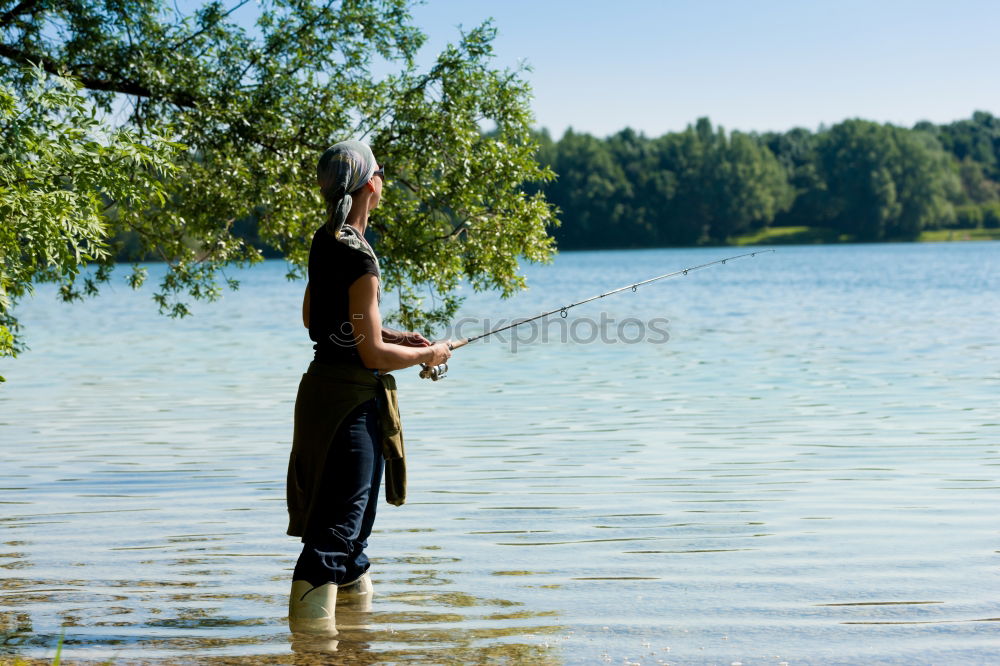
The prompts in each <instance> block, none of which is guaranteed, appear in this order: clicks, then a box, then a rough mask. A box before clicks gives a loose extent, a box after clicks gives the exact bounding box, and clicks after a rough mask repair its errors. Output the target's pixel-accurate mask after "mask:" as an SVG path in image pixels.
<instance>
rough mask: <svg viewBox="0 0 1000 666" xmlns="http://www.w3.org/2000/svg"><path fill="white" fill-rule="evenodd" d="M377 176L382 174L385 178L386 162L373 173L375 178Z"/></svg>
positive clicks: (383, 178)
mask: <svg viewBox="0 0 1000 666" xmlns="http://www.w3.org/2000/svg"><path fill="white" fill-rule="evenodd" d="M375 176H381V177H382V180H385V165H384V164H383V165H382V166H380V167H379V168H378V169H376V170H375V173H373V174H372V177H373V178H374V177H375Z"/></svg>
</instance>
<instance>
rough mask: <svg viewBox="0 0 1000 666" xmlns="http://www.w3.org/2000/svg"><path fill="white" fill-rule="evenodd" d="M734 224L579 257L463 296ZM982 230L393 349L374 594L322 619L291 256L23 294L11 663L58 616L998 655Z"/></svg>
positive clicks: (14, 428) (380, 647) (375, 639)
mask: <svg viewBox="0 0 1000 666" xmlns="http://www.w3.org/2000/svg"><path fill="white" fill-rule="evenodd" d="M724 253H725V251H724V250H718V251H717V250H657V251H635V252H608V253H573V254H566V255H563V256H561V257H559V259H558V260H557V262H556V264H555V265H554V266H551V267H531V268H530V274H529V280H530V281H531V283H532V284H533V285H536V288H535V289H533V290H531V291H529V292H528V293H525V294H522V295H519V296H517V297H516V298H514V299H512V300H510V301H505V302H497V301H496V299H494V298H493V297H491V296H489V295H472V296H471V297H470V299H469V301H468V302H467V303H466V305H465V311H466V312H467V313H468V314H470V315H482V316H489V317H492V318H493V319H494V320H496V319H499V318H501V317H507V318H510V317H514V316H520V315H526V314H531V313H533V312H537V311H539V310H542V309H544V308H549V307H554V306H556V305H559V304H561V303H564V302H569V301H573V300H576V299H578V298H581V297H585V296H588V295H591V294H593V293H598V292H600V291H602V290H604V289H606V288H607V287H609V286H614V285H617V284H624V283H626V282H628V281H630V280H632V279H634V278H637V277H642V276H644V275H647V274H648V275H655V274H660V273H663V272H665V271H666V270H669V269H673V268H678V267H683V266H688V265H694V264H697V263H702V262H703V261H704V260H706V259H714V258H718V256H725V254H724ZM998 256H1000V245H998V244H996V243H979V244H969V245H959V244H956V245H941V246H935V245H885V246H837V247H815V248H812V247H804V248H787V249H781V250H780V251H779V252H778V253H776V254H775V255H771V256H768V257H766V258H759V259H754V260H752V261H749V262H744V263H742V264H738V263H734V264H733V265H732V266H728V265H727V266H726V267H724V268H720V269H719V270H714V269H713V271H714V272H709V271H705V272H702V273H700V274H698V275H697V276H696V277H695V276H691V277H688V278H684V280H679V281H675V282H674V283H669V284H663V285H659V286H656V287H650V288H645V289H640V290H639V291H638V292H637V293H635V294H631V293H629V294H625V295H622V296H621V297H618V298H617V300H615V299H608V300H607V301H602V302H601V303H600V305H601V307H603V308H605V312H606V314H607V315H608V316H610V317H613V318H615V319H616V320H618V321H621V320H622V319H624V318H626V317H630V316H640V317H647V316H648V317H654V316H655V317H664V318H667V319H669V320H670V322H671V323H670V336H671V337H670V341H669V342H668V343H667V344H662V345H623V344H582V343H579V342H577V343H565V344H561V343H552V342H550V343H548V344H533V345H522V346H519V347H518V349H517V353H511V350H510V345H509V340H508V344H506V345H505V344H502V343H496V342H482V343H476V344H477V345H478V346H477V347H473V346H470V347H469V348H467V349H463V350H460V351H458V352H456V355H455V358H454V363H453V364H452V366H453V367H452V370H451V372H450V374H449V376H448V378H447V379H445V380H444V381H442V382H436V383H430V382H423V381H421V380H419V379H417V378H416V376H415V374H414V373H412V372H407V371H403V372H400V373H396V374H397V379H398V381H399V384H400V393H401V398H402V402H401V408H402V410H403V417H404V421H405V424H406V432H407V451H408V463H409V476H410V489H409V498H410V499H409V501H408V503H407V504H406V505H405V506H403V507H400V508H395V507H390V506H387V505H383V506H381V507H380V509H379V511H380V516H379V519H378V521H377V523H376V533H375V534H374V535H373V537H372V540H371V555H372V559H373V562H374V565H373V566H374V568H373V573H374V581H375V585H376V599H375V605H374V607H373V610H372V611H371V612H360V611H357V610H352V609H351V608H349V607H348V606H344V607H338V624H339V625H340V631H341V633H340V635H338V636H337V637H336V641H335V644H333V642H324V641H322V640H318V639H312V640H310V639H303V638H302V637H296V638H294V639H293V637H292V635H291V634H289V632H288V631H287V627H286V624H285V613H286V608H287V597H286V595H287V591H288V586H289V582H290V581H289V577H290V574H291V569H292V566H293V564H294V560H295V557H296V555H297V552H298V547H299V545H298V544H297V543H296V542H295V540H293V539H291V538H288V537H285V536H284V535H283V531H284V527H285V509H284V487H283V483H284V471H285V464H286V461H287V453H288V446H289V441H290V435H291V413H292V412H291V408H292V401H293V399H294V394H295V386H296V384H297V382H298V378H299V376H300V375H301V373H302V372H303V370H304V368H305V366H306V365H307V364H308V360H309V355H310V346H309V344H308V342H307V341H306V338H305V335H304V331H303V330H302V329H300V328H297V325H296V320H297V317H298V312H297V310H298V303H300V300H299V299H300V297H301V288H302V285H301V284H288V283H286V282H285V281H284V279H283V273H284V270H283V269H284V266H283V264H281V263H280V262H269V263H268V264H267V265H265V266H263V267H261V268H259V269H254V270H252V271H251V272H249V273H247V274H246V275H245V279H244V287H243V289H242V290H241V291H240V292H238V293H236V294H227V296H226V298H225V299H224V300H223V301H222V302H221V303H219V304H216V305H214V306H207V307H204V308H200V309H199V313H198V316H197V317H196V318H194V319H192V320H187V321H182V322H174V321H170V320H166V319H164V318H160V317H159V316H158V315H156V314H155V312H154V308H153V307H151V305H150V304H149V303H148V302H147V301H146V295H145V294H133V293H131V292H129V291H128V290H126V289H124V288H121V289H118V290H116V291H115V292H114V293H109V294H107V295H106V296H104V297H102V298H101V299H99V300H97V301H95V302H92V303H89V304H87V305H85V306H72V307H68V306H63V305H61V304H59V303H57V302H55V298H54V297H53V296H52V295H51V294H50V293H48V292H46V291H45V290H44V289H43V290H40V296H39V297H38V298H36V299H35V300H34V301H32V302H29V303H26V304H25V307H24V308H23V312H22V316H23V319H24V322H25V324H26V325H27V327H28V328H27V333H28V335H29V336H30V342H31V343H32V350H31V351H30V352H27V353H26V354H25V355H23V356H22V358H20V359H18V360H17V361H13V362H4V363H3V364H2V365H3V367H2V368H0V374H4V375H6V376H7V377H8V378H9V380H10V381H9V383H8V384H7V385H6V386H5V387H4V388H2V389H0V447H2V448H0V452H2V460H3V464H2V466H0V544H2V545H0V659H2V658H3V657H4V656H12V655H21V656H28V657H32V658H40V659H44V658H51V656H52V655H53V654H54V652H55V645H56V643H57V642H58V640H59V637H60V635H63V634H64V635H65V649H64V656H69V658H70V659H72V660H73V661H88V660H93V661H102V660H106V659H112V660H115V661H116V662H122V663H134V662H143V661H157V660H165V661H173V662H190V661H204V662H210V663H211V662H214V663H233V664H235V663H247V662H250V663H253V662H254V661H257V662H260V663H289V664H311V663H331V662H332V663H385V662H390V663H394V662H402V661H428V662H433V663H456V664H458V663H470V662H472V663H480V662H487V663H489V662H501V663H503V662H507V663H543V664H545V663H605V662H612V663H623V660H628V661H631V662H633V663H635V662H639V663H644V664H646V663H651V664H652V663H660V662H671V663H673V662H678V663H732V662H735V661H740V662H743V663H774V664H778V663H781V662H783V661H785V662H788V663H790V664H792V663H796V664H798V663H823V664H825V663H859V662H879V663H886V662H897V663H903V662H917V663H989V662H996V661H1000V640H998V634H997V627H998V625H997V620H998V618H1000V603H998V599H1000V579H998V577H997V575H996V571H997V562H998V561H997V557H998V554H1000V552H998V551H1000V543H998V533H997V522H996V507H997V500H998V499H1000V480H998V476H997V470H998V467H1000V419H998V417H997V411H996V396H997V395H998V391H997V389H998V383H1000V340H998V338H997V335H996V323H997V320H996V315H995V313H996V312H998V311H1000V277H998V271H997V263H998V262H997V257H998ZM154 270H156V267H154ZM540 287H544V289H542V288H540ZM598 312H599V310H595V311H594V313H593V314H594V316H597V314H598ZM586 314H587V313H582V315H580V316H585V315H586ZM569 321H570V322H573V321H576V320H574V319H572V318H571V319H570V320H569ZM333 649H336V652H331V650H333ZM727 660H728V661H727Z"/></svg>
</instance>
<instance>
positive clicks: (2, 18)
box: [0, 0, 38, 28]
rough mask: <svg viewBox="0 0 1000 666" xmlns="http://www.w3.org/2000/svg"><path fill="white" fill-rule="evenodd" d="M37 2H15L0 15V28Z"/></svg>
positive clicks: (35, 0) (36, 0)
mask: <svg viewBox="0 0 1000 666" xmlns="http://www.w3.org/2000/svg"><path fill="white" fill-rule="evenodd" d="M37 4H38V0H21V2H19V3H17V4H16V5H15V6H14V7H13V8H11V9H10V10H8V11H6V12H4V13H3V14H2V15H0V28H3V27H4V26H6V25H7V24H8V23H10V22H11V20H13V19H15V18H17V17H18V16H20V15H21V14H23V13H25V11H26V10H28V9H31V8H32V7H34V6H35V5H37Z"/></svg>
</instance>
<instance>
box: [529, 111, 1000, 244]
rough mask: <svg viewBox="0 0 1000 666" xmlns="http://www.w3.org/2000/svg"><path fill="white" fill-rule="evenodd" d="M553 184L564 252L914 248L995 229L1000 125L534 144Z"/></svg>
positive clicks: (692, 132)
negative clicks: (826, 244)
mask: <svg viewBox="0 0 1000 666" xmlns="http://www.w3.org/2000/svg"><path fill="white" fill-rule="evenodd" d="M540 141H541V148H540V151H539V158H540V160H541V161H542V162H543V163H545V164H547V165H549V166H550V167H552V169H553V170H554V171H555V172H556V173H557V174H558V176H559V177H558V179H556V180H555V181H553V182H551V183H547V184H546V185H544V186H543V187H542V188H541V189H542V191H543V192H544V193H545V195H546V197H547V198H548V200H549V201H551V202H552V203H554V204H555V205H557V206H558V207H559V208H560V209H561V214H560V218H561V219H562V226H561V227H559V228H558V229H556V230H555V231H554V235H555V237H556V239H557V240H558V243H559V247H560V248H564V249H573V248H603V247H650V246H664V245H697V244H705V243H710V244H716V243H726V242H727V241H728V240H730V239H732V238H733V237H735V236H738V235H741V234H748V233H752V232H755V231H760V230H761V229H765V228H767V227H772V226H782V227H789V226H806V227H813V228H820V230H822V231H824V232H826V235H825V236H821V237H822V238H825V239H827V240H837V239H851V240H857V241H881V240H913V239H915V238H916V237H917V236H918V235H919V234H920V232H921V231H922V230H924V229H940V228H976V227H984V226H985V227H997V226H1000V201H998V199H1000V185H998V183H1000V118H995V117H994V116H992V115H991V114H989V113H984V112H976V113H975V114H974V115H973V116H972V118H971V119H970V120H961V121H957V122H953V123H951V124H948V125H934V124H931V123H927V122H923V123H920V124H918V125H916V126H915V127H914V128H912V129H906V128H902V127H895V126H893V125H882V124H878V123H874V122H869V121H866V120H845V121H844V122H841V123H839V124H837V125H834V126H833V127H829V128H820V130H819V131H817V132H811V131H809V130H806V129H793V130H790V131H788V132H780V133H779V132H769V133H765V134H756V133H751V134H748V133H743V132H729V133H727V132H725V131H724V130H723V129H722V128H721V127H719V128H714V127H713V126H712V124H711V123H710V121H709V120H708V119H707V118H702V119H700V120H698V122H697V123H695V124H694V125H693V126H689V127H688V128H687V129H686V130H684V131H683V132H674V133H669V134H665V135H663V136H660V137H657V138H649V137H646V136H644V135H642V134H637V133H636V132H634V131H632V130H631V129H625V130H622V131H621V132H619V133H617V134H615V135H613V136H610V137H608V138H606V139H600V138H596V137H593V136H591V135H589V134H579V133H576V132H573V131H572V130H569V131H567V132H566V133H565V134H564V135H563V136H562V138H560V139H559V140H558V141H555V140H553V139H552V138H551V137H550V136H549V135H548V133H547V132H544V131H543V132H542V133H541V135H540Z"/></svg>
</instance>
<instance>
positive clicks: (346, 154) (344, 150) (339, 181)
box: [316, 141, 378, 237]
mask: <svg viewBox="0 0 1000 666" xmlns="http://www.w3.org/2000/svg"><path fill="white" fill-rule="evenodd" d="M377 168H378V165H377V164H376V163H375V155H374V154H373V153H372V149H371V148H369V147H368V146H367V145H365V144H363V143H361V142H360V141H341V142H340V143H335V144H334V145H332V146H330V147H329V148H327V149H326V152H324V153H323V155H322V156H320V158H319V164H318V165H317V166H316V175H317V176H318V178H319V189H320V192H322V193H323V198H324V199H325V200H326V227H327V231H329V232H330V233H332V234H333V235H334V237H336V236H337V235H338V234H337V232H338V231H340V228H341V227H343V226H344V222H345V221H346V220H347V214H348V213H350V212H351V203H352V200H351V193H352V192H356V191H357V190H359V189H360V188H361V187H363V186H364V184H365V183H367V182H368V181H369V180H371V178H372V176H373V175H374V174H375V170H376V169H377Z"/></svg>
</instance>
